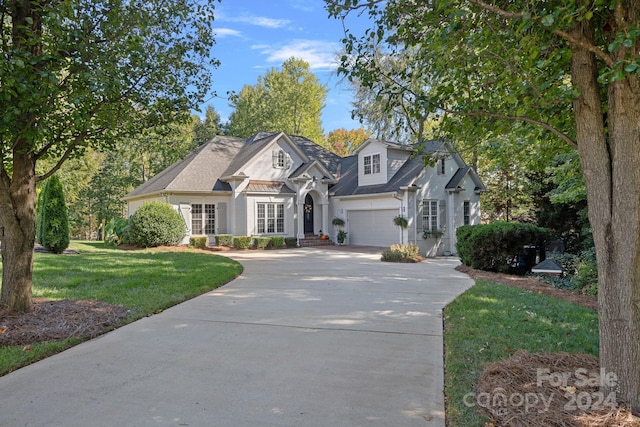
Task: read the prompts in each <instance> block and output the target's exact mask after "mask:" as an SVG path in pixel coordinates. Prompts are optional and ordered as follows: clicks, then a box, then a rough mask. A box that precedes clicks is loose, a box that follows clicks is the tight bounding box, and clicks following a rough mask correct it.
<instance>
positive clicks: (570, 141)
mask: <svg viewBox="0 0 640 427" xmlns="http://www.w3.org/2000/svg"><path fill="white" fill-rule="evenodd" d="M438 108H439V109H441V110H442V111H444V112H446V113H449V114H459V115H465V116H476V117H477V116H484V117H491V118H495V119H504V120H513V121H517V122H523V123H530V124H534V125H537V126H540V127H542V128H544V129H546V130H548V131H549V132H551V133H552V134H554V135H556V136H557V137H558V138H560V139H561V140H563V141H564V142H566V143H567V144H569V145H571V146H572V147H573V148H578V143H577V142H576V141H575V140H574V139H572V138H571V137H569V135H567V134H566V133H564V132H561V131H560V130H559V129H556V128H555V127H553V126H551V125H550V124H549V123H546V122H543V121H541V120H536V119H532V118H531V117H526V116H512V115H508V114H498V113H490V112H488V111H482V110H477V111H456V110H451V109H448V108H444V107H438Z"/></svg>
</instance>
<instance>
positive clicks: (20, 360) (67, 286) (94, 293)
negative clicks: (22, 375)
mask: <svg viewBox="0 0 640 427" xmlns="http://www.w3.org/2000/svg"><path fill="white" fill-rule="evenodd" d="M71 248H72V249H75V250H77V251H78V252H79V254H78V255H53V254H40V253H36V254H35V259H34V273H33V297H34V298H46V299H52V300H62V299H74V300H98V301H103V302H107V303H110V304H115V305H122V306H125V307H127V308H128V309H129V310H130V314H129V316H128V317H127V318H126V320H125V321H124V322H123V324H124V323H129V322H132V321H134V320H137V319H140V318H141V317H144V316H147V315H150V314H154V313H158V312H160V311H162V310H164V309H166V308H168V307H170V306H173V305H176V304H178V303H180V302H183V301H186V300H188V299H190V298H193V297H195V296H197V295H201V294H203V293H205V292H208V291H210V290H212V289H215V288H217V287H220V286H222V285H224V284H226V283H228V282H229V281H231V280H232V279H234V278H235V277H236V276H238V275H239V274H240V273H241V272H242V266H241V265H240V264H239V263H237V262H235V261H233V260H231V259H229V258H225V257H221V256H218V255H213V254H210V253H204V252H198V251H192V250H181V251H172V250H167V251H160V250H137V251H124V250H120V249H116V248H111V247H108V246H105V245H104V244H103V243H102V242H77V241H75V242H72V244H71ZM0 271H1V270H0ZM80 341H81V340H79V339H77V338H74V337H71V338H68V339H66V340H62V341H55V342H45V343H40V344H33V345H31V346H29V351H24V349H23V346H7V347H0V375H4V374H6V373H7V372H11V371H13V370H15V369H17V368H19V367H21V366H25V365H27V364H29V363H32V362H33V361H36V360H39V359H42V358H44V357H46V356H49V355H51V354H54V353H57V352H60V351H62V350H64V349H66V348H68V347H70V346H73V345H75V344H77V343H79V342H80Z"/></svg>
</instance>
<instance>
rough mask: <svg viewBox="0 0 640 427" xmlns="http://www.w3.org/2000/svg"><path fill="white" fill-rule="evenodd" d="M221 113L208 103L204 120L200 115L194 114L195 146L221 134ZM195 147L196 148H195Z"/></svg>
mask: <svg viewBox="0 0 640 427" xmlns="http://www.w3.org/2000/svg"><path fill="white" fill-rule="evenodd" d="M221 128H222V126H221V124H220V114H218V112H217V111H216V109H215V108H214V107H213V106H211V105H208V106H207V110H206V112H205V116H204V121H203V120H200V118H199V117H197V116H194V125H193V143H194V146H195V147H199V146H201V145H202V144H204V143H206V142H208V141H209V140H210V139H211V138H213V137H214V136H216V135H220V134H221V133H222V132H221ZM195 147H194V148H195Z"/></svg>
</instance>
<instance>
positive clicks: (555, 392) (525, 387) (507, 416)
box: [457, 265, 640, 427]
mask: <svg viewBox="0 0 640 427" xmlns="http://www.w3.org/2000/svg"><path fill="white" fill-rule="evenodd" d="M457 270H458V271H461V272H463V273H466V274H468V275H469V276H471V277H472V278H473V279H486V280H490V281H492V282H497V283H502V284H504V285H507V286H513V287H517V288H520V289H525V290H528V291H531V292H535V293H540V294H544V295H549V296H552V297H555V298H560V299H563V300H566V301H570V302H573V303H575V304H578V305H580V306H582V307H586V308H589V309H592V310H597V308H598V301H597V297H595V296H590V295H583V294H579V293H576V292H572V291H568V290H564V289H558V288H555V287H553V286H551V285H548V284H546V283H544V282H542V281H540V280H537V279H535V278H532V277H526V276H511V275H508V274H502V273H491V272H487V271H480V270H474V269H472V268H470V267H468V266H465V265H460V266H458V267H457ZM539 369H542V370H545V371H539ZM579 369H580V371H578V370H579ZM547 370H548V371H547ZM547 375H548V376H547ZM560 375H564V377H560ZM561 378H566V381H564V380H562V379H561ZM605 378H606V376H605ZM599 380H600V365H599V361H598V358H597V357H595V356H592V355H589V354H569V353H536V354H531V353H528V352H526V351H524V350H520V351H518V352H516V353H515V354H514V355H513V356H511V357H510V358H508V359H505V360H500V361H497V362H495V363H493V364H491V365H489V366H487V367H486V368H485V370H484V372H483V373H482V375H481V376H480V378H479V379H478V383H477V386H476V399H477V401H478V405H479V406H481V407H482V409H483V411H484V412H485V414H486V415H487V416H488V417H489V419H490V420H491V422H489V423H487V424H486V426H485V427H494V426H505V427H506V426H508V427H540V426H554V427H640V418H639V417H637V416H634V415H633V414H632V413H631V412H630V411H629V410H628V409H626V408H624V407H623V406H622V405H620V402H615V394H613V395H611V397H609V396H608V395H604V394H601V393H600V391H599V388H598V386H599V384H598V381H599Z"/></svg>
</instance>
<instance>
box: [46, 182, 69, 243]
mask: <svg viewBox="0 0 640 427" xmlns="http://www.w3.org/2000/svg"><path fill="white" fill-rule="evenodd" d="M41 224H42V234H41V236H40V238H41V241H42V246H44V247H45V249H47V250H48V251H50V252H54V253H57V254H61V253H62V252H64V250H65V249H67V248H68V247H69V219H68V217H67V205H66V203H65V201H64V192H63V190H62V184H61V183H60V179H58V176H57V175H53V176H52V177H51V178H49V179H48V180H47V183H46V185H45V187H44V196H43V199H42V218H41Z"/></svg>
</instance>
